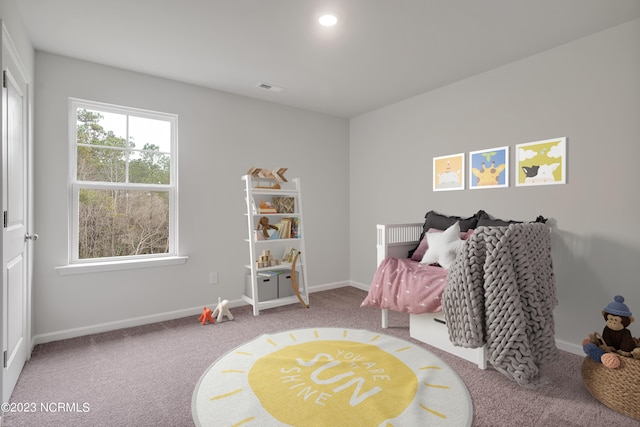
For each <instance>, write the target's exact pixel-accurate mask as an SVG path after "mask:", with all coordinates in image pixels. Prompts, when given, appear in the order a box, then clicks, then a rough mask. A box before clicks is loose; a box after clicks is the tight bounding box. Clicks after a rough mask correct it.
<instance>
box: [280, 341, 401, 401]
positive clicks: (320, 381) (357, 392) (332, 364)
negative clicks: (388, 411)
mask: <svg viewBox="0 0 640 427" xmlns="http://www.w3.org/2000/svg"><path fill="white" fill-rule="evenodd" d="M364 359H365V358H364V357H363V356H361V355H357V354H354V353H352V352H345V351H342V350H338V351H337V354H336V356H335V357H334V356H332V355H330V354H327V353H318V354H316V355H315V356H314V357H313V358H312V359H311V360H309V361H305V360H303V359H300V358H297V359H296V362H297V363H298V365H300V366H302V367H305V368H310V367H314V368H315V369H314V370H313V371H312V372H311V374H310V375H309V380H310V383H308V382H306V381H305V379H304V378H302V376H301V375H300V373H301V372H302V368H300V367H293V368H289V369H285V368H281V369H280V372H281V373H283V374H292V375H285V376H282V377H281V379H282V383H283V384H290V387H289V390H292V391H296V396H297V397H301V398H302V399H303V400H305V401H306V400H309V399H311V401H312V402H314V403H315V404H317V405H325V403H326V401H327V400H328V399H329V398H331V397H332V396H333V395H332V394H330V393H325V392H322V391H320V390H319V389H318V388H317V387H318V386H328V385H335V387H333V389H331V391H333V393H340V392H343V391H346V390H349V389H351V396H350V397H349V405H350V406H352V407H355V406H358V405H359V404H361V403H362V402H364V401H365V400H366V399H368V398H370V397H371V396H374V395H376V394H377V393H379V392H381V391H382V388H380V387H378V386H375V387H373V388H370V389H368V390H364V387H365V383H366V379H365V378H363V377H357V376H355V375H356V374H355V372H353V370H351V369H355V368H358V367H362V368H364V369H366V371H367V372H368V373H369V374H371V375H372V379H373V380H376V381H379V380H390V377H389V376H388V375H385V374H384V369H382V368H376V363H375V362H367V361H365V360H364ZM345 366H346V368H347V369H349V368H350V369H349V370H346V369H345ZM347 392H348V391H347Z"/></svg>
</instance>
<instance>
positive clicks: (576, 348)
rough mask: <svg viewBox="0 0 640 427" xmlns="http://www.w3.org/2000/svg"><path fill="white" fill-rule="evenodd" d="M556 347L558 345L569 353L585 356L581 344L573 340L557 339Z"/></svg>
mask: <svg viewBox="0 0 640 427" xmlns="http://www.w3.org/2000/svg"><path fill="white" fill-rule="evenodd" d="M556 347H558V349H559V350H563V351H566V352H567V353H572V354H577V355H578V356H585V353H584V350H583V349H582V345H581V344H574V343H572V342H567V341H562V340H558V339H556Z"/></svg>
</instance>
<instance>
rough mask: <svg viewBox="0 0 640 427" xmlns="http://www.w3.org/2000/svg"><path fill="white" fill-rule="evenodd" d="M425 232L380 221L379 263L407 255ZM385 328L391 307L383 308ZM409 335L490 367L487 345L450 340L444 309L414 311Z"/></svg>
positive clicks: (417, 227)
mask: <svg viewBox="0 0 640 427" xmlns="http://www.w3.org/2000/svg"><path fill="white" fill-rule="evenodd" d="M422 231H423V224H422V223H413V224H378V225H377V238H376V240H377V242H376V246H377V264H378V265H380V263H381V262H382V261H383V260H384V259H385V258H386V257H388V256H392V257H397V258H406V257H407V253H408V252H409V251H410V250H411V249H413V248H415V247H416V245H418V243H419V239H420V235H421V233H422ZM382 327H383V328H387V327H389V316H388V311H387V309H382ZM409 334H410V336H411V338H414V339H416V340H418V341H422V342H424V343H426V344H429V345H431V346H433V347H436V348H438V349H440V350H443V351H446V352H448V353H451V354H453V355H456V356H458V357H461V358H463V359H465V360H468V361H470V362H473V363H475V364H477V365H478V367H479V368H480V369H486V368H487V355H486V346H485V345H483V346H482V347H479V348H465V347H457V346H454V345H453V344H452V343H451V341H450V340H449V333H448V330H447V326H446V322H445V319H444V314H443V313H442V312H438V313H423V314H412V313H410V314H409Z"/></svg>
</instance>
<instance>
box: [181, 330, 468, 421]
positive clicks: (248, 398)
mask: <svg viewBox="0 0 640 427" xmlns="http://www.w3.org/2000/svg"><path fill="white" fill-rule="evenodd" d="M428 356H431V357H428ZM434 362H435V363H434ZM192 411H193V417H194V421H195V422H196V425H203V426H205V425H207V426H208V425H215V426H238V427H239V426H245V425H246V426H251V425H255V426H260V427H262V426H265V425H274V426H275V425H291V426H296V425H304V426H318V427H321V426H334V425H358V426H363V427H365V426H371V427H376V426H384V427H393V426H403V425H416V424H417V423H420V424H422V423H424V422H428V424H429V425H451V426H454V425H455V426H464V425H471V418H472V416H471V414H472V408H471V402H470V399H469V395H468V391H467V389H466V387H465V386H464V384H463V383H462V382H461V381H460V379H459V377H458V376H457V374H455V372H453V371H452V370H451V369H450V368H449V367H448V366H447V365H446V364H445V363H444V362H442V361H441V360H440V359H438V358H437V357H435V356H433V355H432V354H431V353H429V352H427V351H426V350H424V349H422V348H420V347H418V346H415V345H413V344H411V343H409V342H406V341H403V340H400V339H398V338H394V337H390V336H388V335H383V334H376V333H373V332H369V331H365V330H353V329H337V328H316V329H300V330H294V331H289V332H282V333H278V334H273V335H263V336H261V337H259V338H257V339H256V340H254V341H251V342H249V343H247V344H245V345H243V346H241V347H239V348H238V349H236V350H234V351H232V352H230V353H228V354H227V355H225V356H223V357H222V358H220V359H219V360H218V361H216V363H214V365H212V366H211V367H210V368H209V370H208V371H207V372H205V374H204V375H203V377H202V378H201V380H200V382H199V384H198V387H196V390H195V392H194V396H193V408H192ZM425 417H428V418H425Z"/></svg>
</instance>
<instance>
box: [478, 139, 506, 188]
mask: <svg viewBox="0 0 640 427" xmlns="http://www.w3.org/2000/svg"><path fill="white" fill-rule="evenodd" d="M508 186H509V147H496V148H487V149H484V150H477V151H471V152H469V188H470V189H471V190H477V189H484V188H501V187H508Z"/></svg>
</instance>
